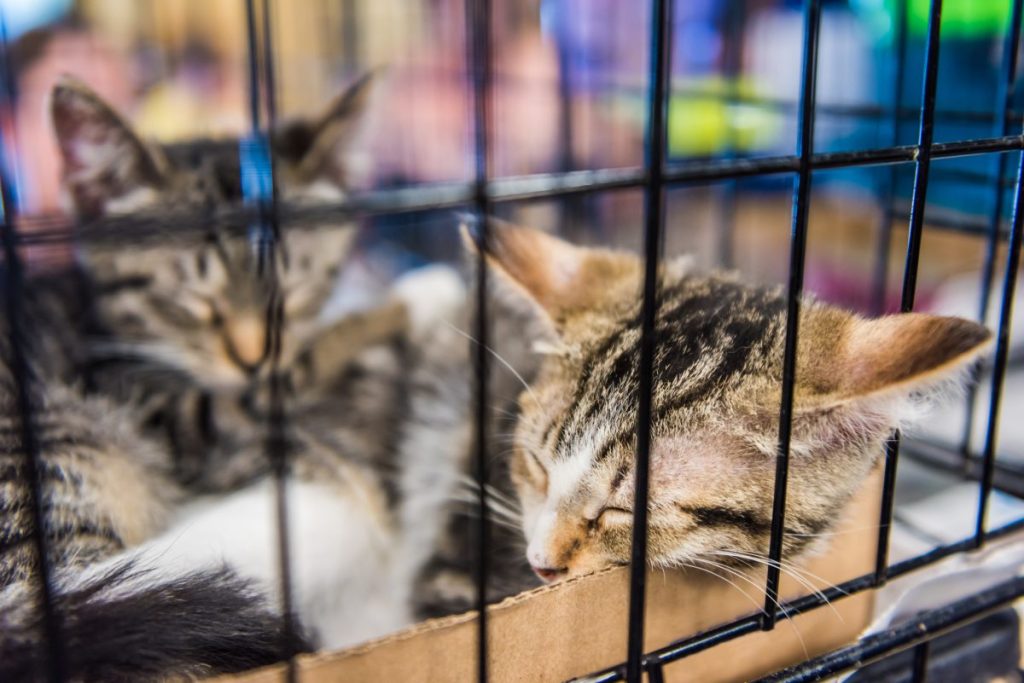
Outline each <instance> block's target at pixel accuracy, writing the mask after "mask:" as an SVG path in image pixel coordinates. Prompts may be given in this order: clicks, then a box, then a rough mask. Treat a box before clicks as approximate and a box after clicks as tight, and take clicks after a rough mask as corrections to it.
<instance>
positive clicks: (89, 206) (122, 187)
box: [50, 76, 165, 218]
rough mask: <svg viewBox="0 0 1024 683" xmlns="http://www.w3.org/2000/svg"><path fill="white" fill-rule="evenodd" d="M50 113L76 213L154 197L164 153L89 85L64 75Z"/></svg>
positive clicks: (90, 214)
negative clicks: (145, 141)
mask: <svg viewBox="0 0 1024 683" xmlns="http://www.w3.org/2000/svg"><path fill="white" fill-rule="evenodd" d="M50 116H51V120H52V123H53V130H54V133H55V134H56V138H57V144H58V146H59V148H60V154H61V157H62V159H63V164H64V166H63V175H62V181H63V184H64V189H65V191H66V192H67V194H68V197H69V199H70V200H71V202H72V204H73V209H74V210H75V212H76V213H77V214H78V215H80V216H83V217H86V218H95V217H97V216H100V215H102V214H104V213H108V212H115V211H116V212H120V211H125V210H131V209H136V208H139V207H140V206H142V205H145V204H146V203H148V202H149V201H151V200H152V199H153V198H155V196H156V192H155V190H156V188H157V187H159V186H160V185H161V183H162V182H163V179H164V168H165V164H164V161H163V159H162V157H160V156H159V153H158V152H155V151H154V150H151V149H149V148H147V146H146V145H145V144H143V143H142V141H141V140H140V139H139V137H138V136H137V135H136V134H135V132H134V131H133V130H132V129H131V127H130V126H129V125H128V124H127V123H126V122H125V121H124V119H122V118H121V116H120V115H118V114H117V112H115V111H114V110H113V109H112V108H111V107H110V106H109V105H108V104H107V103H106V102H104V101H103V100H102V99H101V98H100V96H99V95H97V94H96V93H95V92H93V91H92V90H91V89H90V88H89V87H88V86H86V85H85V84H84V83H82V82H81V81H78V80H77V79H74V78H72V77H70V76H63V77H62V78H61V79H60V80H59V81H58V82H57V84H56V85H55V86H54V88H53V91H52V93H51V96H50Z"/></svg>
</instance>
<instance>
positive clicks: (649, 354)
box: [626, 0, 672, 683]
mask: <svg viewBox="0 0 1024 683" xmlns="http://www.w3.org/2000/svg"><path fill="white" fill-rule="evenodd" d="M650 41H651V45H650V55H649V60H650V61H649V62H648V73H649V76H648V86H647V87H648V91H647V92H648V96H647V130H646V131H645V135H644V166H645V167H646V173H647V177H646V181H647V185H646V188H645V192H644V281H643V303H642V310H641V336H640V367H639V372H640V386H639V395H638V396H637V411H636V475H635V477H634V491H633V539H632V549H631V554H630V575H629V638H628V641H627V644H626V680H627V681H628V682H629V683H640V679H641V677H642V676H643V649H644V611H645V610H644V607H645V601H646V592H647V591H646V589H647V585H646V581H647V499H648V496H647V494H648V490H647V489H648V474H649V464H650V456H651V416H652V414H653V411H652V402H653V399H654V351H655V342H656V340H655V338H654V335H655V321H656V317H657V311H658V257H659V252H660V249H661V233H662V227H663V223H664V213H665V192H664V172H665V151H666V149H665V148H666V142H667V137H668V130H667V113H668V88H669V80H670V76H671V74H670V64H671V62H670V59H671V54H672V0H653V2H652V4H651V33H650Z"/></svg>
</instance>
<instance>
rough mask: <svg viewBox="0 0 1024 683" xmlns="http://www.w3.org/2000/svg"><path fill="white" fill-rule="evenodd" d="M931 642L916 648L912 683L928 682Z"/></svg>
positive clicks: (925, 642)
mask: <svg viewBox="0 0 1024 683" xmlns="http://www.w3.org/2000/svg"><path fill="white" fill-rule="evenodd" d="M930 650H931V646H930V642H929V641H927V640H926V641H924V642H923V643H921V644H920V645H918V646H917V647H915V648H914V670H913V672H912V673H911V676H912V678H911V679H910V680H911V681H912V683H925V681H927V680H928V655H929V651H930Z"/></svg>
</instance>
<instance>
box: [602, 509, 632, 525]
mask: <svg viewBox="0 0 1024 683" xmlns="http://www.w3.org/2000/svg"><path fill="white" fill-rule="evenodd" d="M632 522H633V511H632V510H627V509H626V508H617V507H607V508H603V509H602V510H601V512H599V513H598V514H597V517H595V518H594V523H595V524H601V525H603V526H618V525H620V524H632Z"/></svg>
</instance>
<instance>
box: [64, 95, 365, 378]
mask: <svg viewBox="0 0 1024 683" xmlns="http://www.w3.org/2000/svg"><path fill="white" fill-rule="evenodd" d="M369 84H370V79H369V78H366V77H364V78H363V79H361V80H360V81H359V82H357V83H356V84H355V85H353V86H352V87H350V88H349V89H348V90H346V91H345V92H343V93H342V94H341V95H340V96H339V97H338V98H337V99H336V100H335V101H334V102H333V103H332V104H331V105H330V106H329V107H328V108H327V110H326V111H325V112H324V113H323V114H321V115H320V116H318V117H316V118H313V119H310V120H297V121H294V122H291V123H289V124H287V125H285V126H283V127H282V128H280V129H279V130H278V131H275V133H274V134H273V135H272V139H271V147H272V153H273V154H274V156H275V160H276V161H275V164H276V170H277V177H278V180H279V195H280V196H281V197H282V198H283V199H284V200H287V201H290V202H299V203H301V202H307V203H308V202H312V201H318V200H324V199H331V200H340V199H341V198H343V197H344V192H345V181H346V159H347V156H348V155H347V152H348V149H349V145H350V143H351V142H352V140H353V138H354V136H355V131H356V129H357V128H358V124H359V120H360V118H361V114H362V111H363V109H364V107H365V104H366V101H367V99H368V93H369ZM51 116H52V120H53V128H54V132H55V134H56V138H57V142H58V146H59V148H60V152H61V155H62V158H63V175H62V182H63V189H64V192H65V195H66V198H67V200H68V204H69V209H70V211H71V212H72V213H73V214H74V215H76V216H77V217H79V218H82V219H85V220H89V219H95V218H100V217H105V216H119V215H124V214H128V213H134V212H141V213H143V214H148V215H161V214H163V215H165V216H174V215H183V216H186V215H187V216H189V218H188V220H192V221H196V220H199V221H201V222H202V225H201V226H199V227H200V228H201V230H198V231H192V232H191V233H189V232H188V231H185V230H183V231H182V232H183V233H185V234H184V235H183V236H181V237H180V238H176V236H175V235H168V239H167V240H166V241H164V242H161V243H156V242H154V240H152V239H149V240H142V241H139V242H137V243H136V242H134V241H132V240H131V239H130V234H129V235H126V239H125V240H124V241H123V242H121V243H118V244H113V245H102V244H98V243H97V244H86V245H83V249H82V250H81V258H82V260H83V262H84V265H85V267H86V269H87V271H89V273H90V274H91V275H92V277H93V279H94V280H95V282H96V289H97V292H98V295H99V296H98V299H97V306H98V309H99V310H98V313H99V317H100V319H101V320H102V323H103V325H104V327H105V328H106V332H107V334H109V336H110V340H109V341H107V342H105V343H100V344H98V346H97V349H98V352H99V353H100V354H101V355H108V354H110V355H114V356H120V357H124V356H129V357H132V358H135V359H136V360H140V361H142V362H145V363H150V364H153V365H156V366H159V367H162V368H165V369H171V370H174V371H178V372H182V373H185V374H186V375H187V376H189V377H190V378H191V379H192V380H194V381H196V382H198V383H199V384H200V385H202V386H208V387H210V388H229V387H234V388H241V387H243V386H244V385H246V384H248V383H250V382H251V381H252V380H253V379H254V378H258V377H259V376H260V374H261V373H262V372H264V371H265V369H266V368H267V366H268V365H269V363H268V359H269V356H270V346H271V340H270V338H269V335H268V334H267V329H268V319H269V316H270V315H271V314H272V312H273V311H274V310H280V311H283V312H284V315H285V319H286V321H287V327H286V330H287V333H286V335H285V337H284V338H283V339H282V340H281V354H282V355H281V362H282V363H287V362H288V360H289V356H290V355H291V354H294V353H297V352H298V349H300V348H301V347H303V346H304V345H305V344H306V342H307V341H308V337H309V335H311V334H313V331H314V330H315V328H316V326H317V325H316V322H317V317H318V316H319V314H320V312H321V309H322V307H323V305H324V303H325V302H326V300H327V298H328V297H329V296H330V294H331V292H332V291H333V285H334V283H335V280H336V276H337V274H338V270H339V268H340V265H341V263H342V261H343V259H344V258H345V257H346V256H347V253H348V250H349V245H350V243H351V240H352V237H353V231H354V228H353V227H352V226H349V225H340V226H328V227H323V228H320V229H315V230H311V229H303V230H286V231H285V237H284V241H283V244H282V249H281V250H280V252H279V258H277V259H275V267H276V269H277V273H276V274H277V278H276V280H277V287H276V289H274V291H271V289H270V285H269V280H270V278H267V277H266V271H265V270H264V269H262V268H261V267H259V264H258V263H257V259H256V258H255V256H254V254H253V249H252V245H251V244H250V242H249V240H247V239H246V238H245V237H244V230H243V231H239V230H237V229H236V230H229V229H228V226H225V225H221V224H219V223H218V219H217V218H216V216H217V211H216V210H217V209H219V208H224V207H230V206H232V205H237V204H239V203H240V202H241V201H242V199H243V197H242V185H241V181H240V164H239V142H238V141H237V140H222V141H199V142H189V143H182V144H173V145H159V144H155V143H150V142H146V141H143V140H142V138H141V137H140V136H139V135H138V134H136V133H135V131H134V130H133V129H132V128H131V126H130V125H129V124H128V123H127V122H126V121H125V119H124V118H122V117H121V116H120V115H119V114H118V113H117V112H115V111H114V110H113V109H112V108H111V107H110V106H109V105H108V104H107V103H106V102H104V101H103V100H102V99H101V98H100V97H99V96H98V95H97V94H96V93H94V92H93V91H92V90H90V89H89V88H88V87H87V86H85V85H84V84H82V83H80V82H78V81H76V80H73V79H70V78H65V79H63V80H61V81H60V82H59V83H58V84H57V85H56V86H55V87H54V89H53V93H52V97H51ZM204 217H205V218H204ZM183 227H190V226H183ZM196 233H200V236H198V237H197V236H195V234H196ZM271 304H273V305H271Z"/></svg>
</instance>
